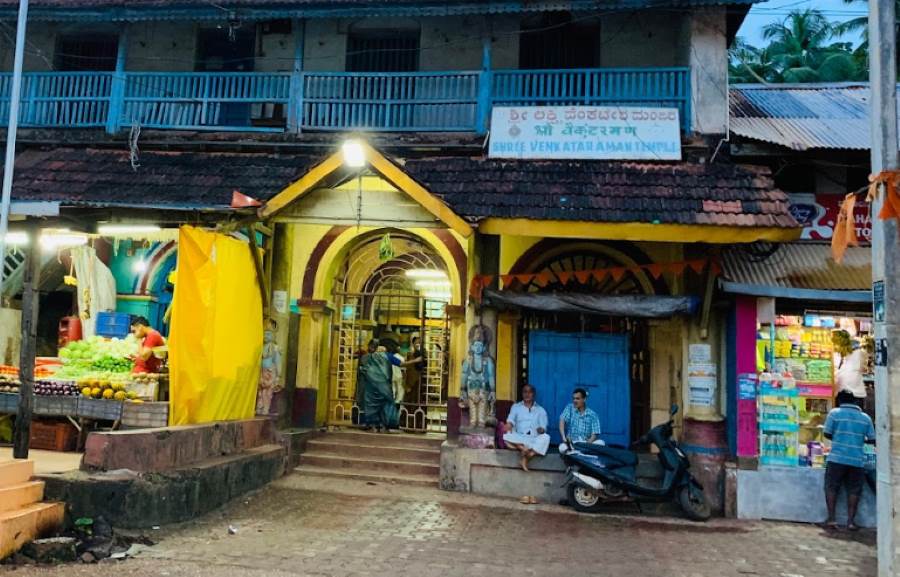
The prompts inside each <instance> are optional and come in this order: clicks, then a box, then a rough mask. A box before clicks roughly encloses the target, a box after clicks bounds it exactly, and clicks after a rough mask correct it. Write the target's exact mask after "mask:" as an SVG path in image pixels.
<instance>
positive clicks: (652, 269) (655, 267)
mask: <svg viewBox="0 0 900 577" xmlns="http://www.w3.org/2000/svg"><path fill="white" fill-rule="evenodd" d="M644 268H645V269H647V272H649V273H650V276H652V277H653V278H654V279H658V278H659V277H660V276H662V272H663V265H661V264H657V263H653V264H648V265H645V266H644Z"/></svg>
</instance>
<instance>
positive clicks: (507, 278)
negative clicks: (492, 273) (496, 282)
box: [500, 274, 515, 288]
mask: <svg viewBox="0 0 900 577" xmlns="http://www.w3.org/2000/svg"><path fill="white" fill-rule="evenodd" d="M513 280H515V277H514V276H513V275H511V274H501V275H500V282H502V283H503V288H506V287H508V286H509V285H511V284H512V283H513Z"/></svg>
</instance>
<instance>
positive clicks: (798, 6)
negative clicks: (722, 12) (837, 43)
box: [738, 0, 868, 46]
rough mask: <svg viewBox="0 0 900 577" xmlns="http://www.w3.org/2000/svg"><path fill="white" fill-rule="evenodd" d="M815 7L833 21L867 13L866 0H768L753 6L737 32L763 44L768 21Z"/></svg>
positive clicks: (747, 38) (854, 38) (755, 42)
mask: <svg viewBox="0 0 900 577" xmlns="http://www.w3.org/2000/svg"><path fill="white" fill-rule="evenodd" d="M807 8H816V9H818V10H821V11H822V12H824V13H825V15H826V16H827V17H828V18H829V19H831V20H834V21H837V22H842V21H845V20H850V19H851V18H856V17H858V16H862V15H864V14H867V13H868V7H867V3H866V2H854V3H852V4H847V3H845V2H844V0H768V1H767V2H761V3H759V4H756V5H754V6H753V8H751V9H750V13H749V14H748V15H747V19H746V20H744V25H743V26H741V30H740V31H739V32H738V35H739V36H743V37H744V38H745V39H746V40H747V41H748V42H750V44H753V45H755V46H763V45H765V44H766V41H765V40H763V37H762V29H763V27H764V26H765V25H766V24H769V23H770V22H776V21H779V20H784V19H785V17H787V14H788V13H789V12H791V11H792V10H804V9H807ZM846 40H847V41H852V42H856V41H858V39H857V38H856V37H851V38H847V39H846Z"/></svg>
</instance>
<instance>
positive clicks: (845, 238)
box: [831, 182, 891, 263]
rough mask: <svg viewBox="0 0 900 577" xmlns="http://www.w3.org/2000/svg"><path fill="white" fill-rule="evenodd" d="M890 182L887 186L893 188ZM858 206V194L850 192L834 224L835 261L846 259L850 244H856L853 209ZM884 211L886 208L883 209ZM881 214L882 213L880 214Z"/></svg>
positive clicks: (832, 252)
mask: <svg viewBox="0 0 900 577" xmlns="http://www.w3.org/2000/svg"><path fill="white" fill-rule="evenodd" d="M890 184H891V183H890V182H888V183H887V184H886V185H885V188H891V186H890ZM888 204H889V203H888V200H887V199H885V202H884V207H885V208H887V206H888ZM855 208H856V195H855V194H852V193H851V194H848V195H847V196H846V197H844V202H842V203H841V209H840V211H839V212H838V218H837V223H836V224H835V225H834V236H832V237H831V257H832V258H833V259H834V262H837V263H840V262H841V261H842V260H844V253H845V252H847V247H848V246H850V245H853V246H856V245H857V244H858V242H857V240H856V222H855V219H854V216H853V210H854V209H855ZM882 212H884V209H882ZM879 216H881V215H879Z"/></svg>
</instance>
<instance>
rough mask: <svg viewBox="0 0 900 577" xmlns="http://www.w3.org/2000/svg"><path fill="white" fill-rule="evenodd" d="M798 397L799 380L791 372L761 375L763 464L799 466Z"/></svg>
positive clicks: (760, 401)
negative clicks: (797, 384) (797, 381)
mask: <svg viewBox="0 0 900 577" xmlns="http://www.w3.org/2000/svg"><path fill="white" fill-rule="evenodd" d="M797 398H798V391H797V388H796V381H795V380H794V378H793V377H792V376H790V374H789V373H788V374H785V375H777V374H771V373H763V374H761V375H760V386H759V395H758V397H757V399H758V411H759V451H760V458H759V459H760V464H762V465H766V466H781V467H795V466H797V464H798V454H797V448H798V442H799V439H798V437H799V432H800V423H799V418H798V412H797V404H796V400H797Z"/></svg>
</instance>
